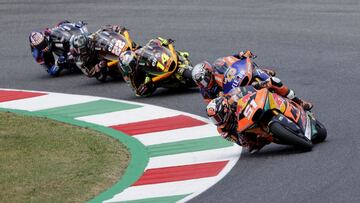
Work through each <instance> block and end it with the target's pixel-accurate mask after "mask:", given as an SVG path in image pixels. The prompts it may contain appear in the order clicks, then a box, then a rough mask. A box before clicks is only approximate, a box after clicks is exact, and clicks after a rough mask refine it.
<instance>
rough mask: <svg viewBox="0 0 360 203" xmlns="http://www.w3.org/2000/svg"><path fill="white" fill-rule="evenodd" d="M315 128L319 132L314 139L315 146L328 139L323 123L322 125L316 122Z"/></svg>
mask: <svg viewBox="0 0 360 203" xmlns="http://www.w3.org/2000/svg"><path fill="white" fill-rule="evenodd" d="M315 127H316V130H317V133H316V136H315V138H314V139H312V142H313V143H314V144H316V143H320V142H324V140H325V139H326V137H327V131H326V128H325V126H324V125H323V124H322V123H320V122H319V121H316V124H315Z"/></svg>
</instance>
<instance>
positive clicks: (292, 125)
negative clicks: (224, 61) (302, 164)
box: [236, 86, 327, 151]
mask: <svg viewBox="0 0 360 203" xmlns="http://www.w3.org/2000/svg"><path fill="white" fill-rule="evenodd" d="M236 95H237V96H238V98H239V99H238V101H237V106H236V117H237V119H238V127H237V131H238V132H239V133H242V134H243V133H250V134H252V135H254V136H257V139H263V140H266V141H267V142H273V143H277V144H284V145H292V146H295V147H298V148H299V149H301V150H303V151H310V150H311V149H312V147H313V144H315V143H319V142H323V141H324V140H325V139H326V137H327V131H326V128H325V126H324V125H323V124H322V123H321V122H320V121H318V120H317V119H316V118H315V115H314V113H312V112H310V111H305V110H304V109H303V108H302V107H301V106H300V105H299V104H297V103H295V102H293V101H291V100H289V99H287V98H284V97H281V96H280V95H278V94H276V93H272V92H270V91H269V90H268V89H266V88H263V89H260V90H256V89H255V88H254V87H252V86H245V87H240V88H238V93H237V94H236Z"/></svg>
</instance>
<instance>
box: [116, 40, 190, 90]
mask: <svg viewBox="0 0 360 203" xmlns="http://www.w3.org/2000/svg"><path fill="white" fill-rule="evenodd" d="M173 42H174V40H172V39H164V38H161V37H158V38H156V39H151V40H150V41H149V42H148V43H147V46H151V47H154V46H155V47H156V46H158V47H165V48H167V49H169V50H170V52H172V53H176V55H177V57H178V59H179V60H178V62H179V63H178V64H177V66H178V70H177V73H176V74H177V75H178V76H177V77H188V78H191V72H189V71H188V70H191V69H192V67H190V66H189V65H188V64H186V63H185V62H184V61H186V60H187V58H188V57H189V53H188V52H180V51H175V50H174V46H173ZM140 51H141V49H139V50H137V51H126V52H123V53H122V54H121V55H120V57H119V68H120V69H121V70H122V75H123V77H124V80H125V81H126V82H127V83H128V84H129V85H131V86H132V88H133V89H134V90H135V94H136V95H137V96H149V95H150V94H151V93H152V92H153V90H154V88H156V87H155V86H156V82H154V81H153V80H152V79H153V78H152V76H150V75H146V76H145V77H144V76H143V74H141V70H142V69H141V68H139V67H141V66H146V65H147V64H143V62H140V60H139V59H140V56H139V53H140ZM189 67H190V68H189ZM165 74H167V73H164V74H163V75H164V76H165ZM157 77H159V76H157ZM159 78H161V77H159ZM164 78H165V77H164ZM136 84H138V85H136Z"/></svg>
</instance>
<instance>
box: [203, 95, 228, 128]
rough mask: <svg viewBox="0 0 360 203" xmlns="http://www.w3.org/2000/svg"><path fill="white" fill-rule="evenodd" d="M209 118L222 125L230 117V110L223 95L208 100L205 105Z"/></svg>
mask: <svg viewBox="0 0 360 203" xmlns="http://www.w3.org/2000/svg"><path fill="white" fill-rule="evenodd" d="M206 112H207V115H208V117H209V118H210V120H211V121H212V122H213V123H214V124H215V125H216V126H221V125H224V124H225V123H226V122H227V121H228V120H229V118H230V115H231V110H230V107H229V103H228V100H227V99H226V98H225V97H217V98H215V99H213V100H211V101H210V103H209V104H208V105H207V107H206Z"/></svg>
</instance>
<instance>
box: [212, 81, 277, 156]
mask: <svg viewBox="0 0 360 203" xmlns="http://www.w3.org/2000/svg"><path fill="white" fill-rule="evenodd" d="M241 88H242V87H240V88H236V91H234V92H232V93H233V94H232V95H226V96H225V95H222V96H223V97H225V100H226V101H227V103H228V106H229V110H230V116H229V119H228V120H227V121H226V122H225V123H224V124H223V125H220V126H218V127H217V130H218V132H219V134H220V135H221V136H222V137H223V138H224V139H226V140H228V141H231V142H234V143H236V144H238V145H240V146H242V147H245V148H247V149H248V150H249V152H251V153H254V152H257V151H259V150H260V149H261V148H262V147H264V146H265V145H267V144H270V142H269V140H267V139H265V138H264V137H261V136H257V134H255V133H249V132H245V133H239V132H238V131H237V128H238V120H237V116H236V114H235V112H236V108H237V102H238V100H239V99H241V98H242V97H243V92H242V90H241ZM247 93H248V92H247Z"/></svg>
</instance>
